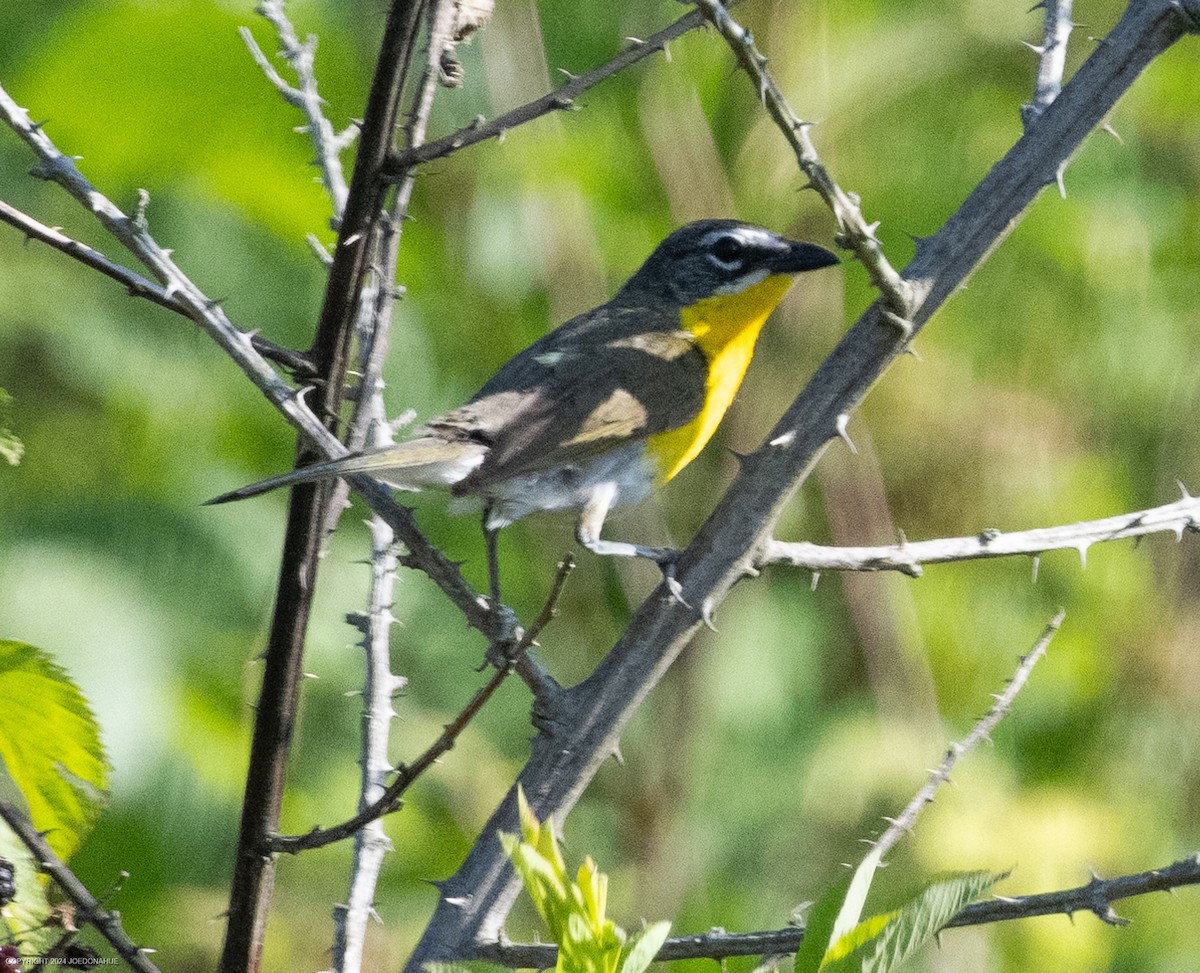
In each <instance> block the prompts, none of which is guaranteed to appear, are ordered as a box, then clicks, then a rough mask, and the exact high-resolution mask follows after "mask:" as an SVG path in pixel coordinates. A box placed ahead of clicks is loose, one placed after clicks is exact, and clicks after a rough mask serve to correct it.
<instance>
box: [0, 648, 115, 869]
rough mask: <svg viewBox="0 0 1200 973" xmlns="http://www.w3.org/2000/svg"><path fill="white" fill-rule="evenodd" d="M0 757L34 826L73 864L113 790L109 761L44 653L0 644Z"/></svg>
mask: <svg viewBox="0 0 1200 973" xmlns="http://www.w3.org/2000/svg"><path fill="white" fill-rule="evenodd" d="M0 699H3V700H4V705H3V706H0V757H2V758H3V759H4V766H5V768H6V769H7V770H8V773H9V775H10V776H11V777H12V779H13V781H14V783H16V785H17V787H18V788H20V790H21V793H22V794H23V795H24V797H25V801H26V803H27V804H28V805H29V815H30V818H31V819H32V821H33V823H34V826H35V827H36V828H37V829H38V830H39V831H43V832H45V833H46V840H47V841H48V842H49V843H50V847H51V848H53V849H54V852H55V854H57V855H58V856H59V857H60V858H63V859H64V860H65V859H68V858H70V857H71V855H72V854H73V853H74V852H75V850H76V849H77V848H78V847H79V845H80V843H81V842H82V841H83V838H84V836H85V835H86V834H87V833H88V832H89V831H90V830H91V827H92V825H93V824H94V823H95V820H96V816H97V815H98V814H99V812H100V808H101V805H102V800H103V796H104V794H105V793H106V792H107V790H108V762H107V760H106V759H105V756H104V748H103V746H102V745H101V743H100V731H99V727H97V725H96V719H95V717H94V716H92V711H91V709H90V708H89V707H88V704H87V700H85V699H84V697H83V694H82V693H81V692H80V691H79V688H78V687H77V686H76V685H75V684H74V683H73V682H72V681H71V680H70V678H68V676H67V675H66V673H65V672H63V670H62V669H61V668H59V666H58V665H56V664H55V663H54V661H53V660H51V658H50V657H49V656H48V655H47V654H46V653H45V652H43V651H42V650H41V649H36V648H34V647H33V646H32V645H26V644H25V643H24V642H11V641H7V640H0Z"/></svg>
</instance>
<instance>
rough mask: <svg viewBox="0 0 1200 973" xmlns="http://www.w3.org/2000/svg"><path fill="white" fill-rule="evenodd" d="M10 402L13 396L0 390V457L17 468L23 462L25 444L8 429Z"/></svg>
mask: <svg viewBox="0 0 1200 973" xmlns="http://www.w3.org/2000/svg"><path fill="white" fill-rule="evenodd" d="M10 402H12V396H11V395H9V394H8V393H7V392H5V391H4V389H0V456H2V457H4V459H6V460H8V461H9V462H10V463H11V464H12V465H13V466H16V465H17V464H18V463H20V462H21V457H22V456H23V455H25V444H24V443H22V442H21V440H19V439H18V438H17V437H16V435H15V434H14V433H13V431H12V430H11V429H9V428H8V423H7V422H6V421H5V417H6V416H7V414H8V406H9V403H10Z"/></svg>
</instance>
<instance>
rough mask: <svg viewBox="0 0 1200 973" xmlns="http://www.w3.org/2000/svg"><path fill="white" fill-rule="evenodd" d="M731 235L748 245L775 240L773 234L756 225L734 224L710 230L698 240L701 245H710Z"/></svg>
mask: <svg viewBox="0 0 1200 973" xmlns="http://www.w3.org/2000/svg"><path fill="white" fill-rule="evenodd" d="M725 236H731V237H735V238H736V239H738V240H741V241H742V243H745V244H747V245H749V246H756V245H757V246H770V245H771V244H773V243H774V242H775V240H776V237H775V234H774V233H771V232H769V231H767V230H764V229H762V228H760V227H757V226H734V227H730V228H728V229H723V230H712V231H710V232H709V233H706V234H705V235H704V236H703V237H702V238H701V240H700V245H701V246H702V247H710V246H712V244H713V243H715V242H716V241H717V240H719V239H721V237H725Z"/></svg>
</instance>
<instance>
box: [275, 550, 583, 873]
mask: <svg viewBox="0 0 1200 973" xmlns="http://www.w3.org/2000/svg"><path fill="white" fill-rule="evenodd" d="M574 569H575V562H574V560H572V559H571V558H570V557H569V556H568V557H566V558H564V559H563V560H562V561H560V562H559V565H558V573H557V574H556V575H555V578H554V584H553V585H552V586H551V589H550V594H549V596H548V597H547V598H546V603H545V605H544V606H543V607H542V610H541V612H540V613H539V614H538V617H537V619H536V620H535V621H534V623H533V624H532V625H531V626H530V627H529V630H528V631H527V632H525V633H524V634H523V635H522V636H521V637H520V639H519V640H518V641H517V642H516V643H515V644H513V645H511V646H507V647H505V649H506V652H505V654H506V659H505V660H504V661H503V662H502V663H500V664H497V666H496V671H495V672H493V673H492V676H491V678H490V679H489V680H488V681H487V683H485V684H484V685H483V686H482V687H481V688H480V689H479V690H478V691H477V692H476V693H475V695H474V696H473V697H471V700H470V702H468V703H467V705H466V706H464V707H463V708H462V710H460V711H459V713H458V715H457V716H455V717H454V719H452V720H451V721H450V722H449V723H447V724H446V726H445V728H444V729H443V731H442V734H441V735H440V736H439V737H438V738H437V739H436V740H435V741H434V742H433V744H432V745H431V746H430V747H429V748H428V749H427V750H426V751H425V752H424V753H422V754H421V755H420V756H419V757H418V758H417V759H416V760H414V761H413V762H412V763H410V764H401V765H400V766H398V767H397V768H396V777H395V780H393V781H392V783H391V784H389V785H388V787H387V789H386V790H385V791H384V792H383V794H382V795H380V797H379V798H378V799H377V800H376V801H375V802H374V803H372V804H370V805H368V806H367V807H364V808H362V809H361V810H360V811H359V812H358V813H357V814H356V815H354V817H352V818H349V819H347V820H345V821H343V822H341V823H340V824H336V825H332V826H331V827H328V828H314V829H313V830H312V831H309V832H307V833H306V834H302V835H275V836H273V837H272V838H270V839H269V841H268V846H267V847H266V848H264V849H263V852H264V854H265V853H271V852H287V853H289V854H298V853H299V852H302V851H305V850H307V849H309V848H323V847H324V846H325V845H330V844H333V843H334V842H337V841H342V840H343V839H345V838H349V837H351V836H352V835H354V834H355V833H356V832H357V831H358V830H359V829H360V828H362V827H363V825H365V824H367V823H368V822H370V821H374V820H377V819H378V818H381V817H383V816H384V815H385V814H391V813H392V812H393V811H396V810H399V808H400V806H401V801H400V799H401V797H402V796H403V795H404V792H405V791H407V790H408V789H409V787H411V786H412V785H413V783H414V782H415V781H416V780H417V778H418V777H420V776H421V774H423V773H424V772H425V771H426V770H428V769H429V768H430V767H431V766H432V765H433V764H434V762H435V761H437V760H438V758H440V757H441V756H442V755H443V754H445V753H447V752H449V751H450V750H451V749H453V747H454V744H455V742H456V741H457V740H458V738H459V736H460V735H461V734H462V731H463V730H465V729H466V728H467V725H468V724H469V723H470V722H471V720H473V719H474V718H475V715H476V714H477V713H478V712H479V710H480V709H482V708H483V704H484V703H486V702H487V701H488V700H489V699H490V698H491V696H492V694H493V693H495V691H496V690H497V689H499V688H500V684H501V683H502V682H504V680H505V679H506V678H507V677H508V674H509V673H510V672H513V671H515V670H516V668H517V665H518V663H519V660H520V659H521V658H522V657H523V656H524V655H525V654H526V653H527V652H528V651H529V649H530V648H531V647H532V646H533V645H534V644H536V642H537V638H538V636H539V635H540V634H541V633H542V631H543V630H544V629H545V627H546V626H547V625H548V624H549V623H550V621H551V620H552V619H553V618H554V616H555V615H556V613H557V610H558V600H559V598H560V597H561V595H562V591H563V586H564V585H565V584H566V582H567V577H568V576H569V575H570V573H571V572H572V571H573V570H574Z"/></svg>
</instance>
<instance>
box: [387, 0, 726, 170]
mask: <svg viewBox="0 0 1200 973" xmlns="http://www.w3.org/2000/svg"><path fill="white" fill-rule="evenodd" d="M703 26H704V18H703V17H702V16H700V14H699V13H698V12H697V11H694V10H693V11H691V12H690V13H686V14H684V15H683V16H682V17H680V18H679V19H678V20H677V21H675V22H674V23H673V24H671V25H669V26H668V27H664V28H663V29H662V30H660V31H658V32H656V33H654V34H651V35H650V36H649V37H647V38H646V39H645V40H638V39H637V38H630V46H629V47H627V48H625V50H623V51H622V52H621V53H620V54H618V55H617V56H616V57H614V58H613V59H612V60H610V61H606V62H605V63H604V64H602V65H600V66H599V67H597V68H593V69H592V70H591V71H587V72H585V73H583V74H578V75H574V76H573V77H571V79H570V80H569V81H568V82H567V83H566V84H564V85H563V86H562V87H561V88H559V89H558V90H557V91H552V92H550V93H549V94H547V95H543V96H542V97H541V98H538V99H537V100H535V101H531V102H529V103H527V104H524V105H521V106H520V107H519V108H514V109H513V110H512V111H509V112H505V113H504V114H503V115H500V116H499V117H497V118H494V119H492V120H491V121H490V122H488V121H484V120H483V119H482V117H481V118H479V119H477V120H476V122H475V123H474V124H471V125H468V126H466V127H465V128H460V129H459V130H458V131H457V132H451V133H450V134H449V135H447V136H445V137H443V138H440V139H435V140H434V141H432V142H429V143H427V144H425V145H422V146H419V147H417V148H412V149H409V150H407V151H405V152H399V153H397V154H396V155H395V156H394V157H393V158H391V159H389V160H388V163H387V165H386V166H385V167H384V176H385V178H387V179H388V180H389V181H391V182H397V181H399V180H400V179H402V178H404V176H405V175H406V174H407V173H408V172H409V171H410V170H412V169H413V168H414V167H415V166H419V165H422V164H423V163H426V162H431V161H433V160H434V159H442V158H445V157H446V156H448V155H452V154H453V153H455V152H457V151H458V150H459V149H464V148H466V147H467V146H469V145H475V144H477V143H479V142H485V141H487V140H488V139H494V138H502V137H503V136H504V134H505V133H506V132H508V131H509V130H510V129H513V128H516V127H517V126H518V125H524V124H525V123H526V122H531V121H533V120H534V119H537V118H541V117H542V116H543V115H549V114H550V113H551V112H555V111H563V110H565V109H569V108H572V107H573V106H574V104H575V101H576V99H577V98H578V97H579V96H580V95H582V94H583V93H584V92H585V91H587V90H588V89H589V88H593V87H595V86H596V85H597V84H599V83H600V82H601V81H604V80H606V79H607V78H611V77H612V76H613V75H614V74H617V73H619V72H620V71H623V70H625V68H628V67H630V66H631V65H634V64H637V62H638V61H641V60H642V59H643V58H646V57H649V56H650V55H651V54H654V53H655V52H657V51H662V50H665V49H666V45H667V44H668V43H670V42H671V41H673V40H675V38H677V37H682V36H683V35H684V34H686V33H687V32H688V31H691V30H695V29H696V28H697V27H703Z"/></svg>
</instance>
